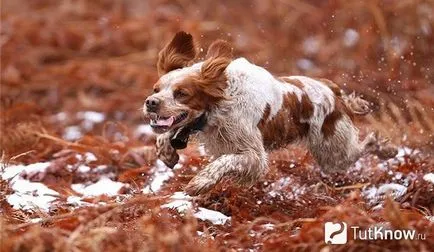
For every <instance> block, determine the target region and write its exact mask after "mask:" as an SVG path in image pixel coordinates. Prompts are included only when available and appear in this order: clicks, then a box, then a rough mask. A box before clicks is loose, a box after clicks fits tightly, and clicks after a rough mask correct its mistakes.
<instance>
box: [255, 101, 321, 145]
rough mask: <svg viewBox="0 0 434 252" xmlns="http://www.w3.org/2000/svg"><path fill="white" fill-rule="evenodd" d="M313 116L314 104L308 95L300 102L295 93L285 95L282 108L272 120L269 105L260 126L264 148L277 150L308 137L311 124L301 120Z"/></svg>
mask: <svg viewBox="0 0 434 252" xmlns="http://www.w3.org/2000/svg"><path fill="white" fill-rule="evenodd" d="M312 114H313V104H312V103H311V102H310V100H309V98H308V97H307V95H303V96H302V99H301V101H299V100H298V98H297V95H296V94H294V93H286V94H284V95H283V103H282V108H281V109H280V110H279V112H278V113H277V114H276V115H275V116H274V117H273V118H271V119H270V118H269V116H270V105H269V104H267V106H266V107H265V110H264V114H263V117H262V119H261V121H260V122H259V124H258V127H259V130H260V131H261V133H262V138H263V142H264V146H265V147H266V148H267V149H276V148H280V147H283V146H285V145H287V144H289V143H291V142H293V141H295V140H297V139H300V138H302V137H304V136H306V135H307V134H308V132H309V123H307V122H301V120H302V119H308V118H309V117H310V116H312Z"/></svg>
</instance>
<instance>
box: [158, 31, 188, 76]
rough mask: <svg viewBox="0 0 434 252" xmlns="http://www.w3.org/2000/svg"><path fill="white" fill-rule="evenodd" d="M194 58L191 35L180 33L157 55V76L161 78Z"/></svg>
mask: <svg viewBox="0 0 434 252" xmlns="http://www.w3.org/2000/svg"><path fill="white" fill-rule="evenodd" d="M195 57H196V49H195V47H194V42H193V37H192V36H191V34H188V33H186V32H183V31H180V32H178V33H176V34H175V36H174V37H173V39H172V41H170V43H169V44H167V45H166V46H165V47H164V48H163V50H161V51H160V53H159V54H158V62H157V68H158V74H159V75H160V76H161V75H163V74H165V73H168V72H170V71H172V70H174V69H178V68H183V67H185V66H187V65H188V64H189V62H190V61H192V60H193V59H194V58H195Z"/></svg>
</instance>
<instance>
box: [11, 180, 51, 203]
mask: <svg viewBox="0 0 434 252" xmlns="http://www.w3.org/2000/svg"><path fill="white" fill-rule="evenodd" d="M11 185H12V189H13V190H14V193H13V194H11V195H8V196H6V200H7V201H8V203H9V204H11V205H12V207H13V208H14V209H21V210H32V209H34V208H39V209H41V210H44V211H48V210H49V208H50V203H51V202H52V201H54V200H56V199H57V197H55V196H58V195H59V193H58V192H56V191H54V190H51V189H50V188H48V187H47V186H46V185H44V184H42V183H38V182H30V181H28V180H25V179H21V178H18V179H14V181H13V182H12V183H11Z"/></svg>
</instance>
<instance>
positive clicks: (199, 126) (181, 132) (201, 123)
mask: <svg viewBox="0 0 434 252" xmlns="http://www.w3.org/2000/svg"><path fill="white" fill-rule="evenodd" d="M206 123H207V115H206V113H203V114H202V115H201V116H199V117H198V118H196V119H195V120H194V121H193V122H191V123H190V124H187V125H186V126H184V127H181V128H179V129H177V130H176V131H175V133H174V134H173V136H172V138H171V139H170V144H171V145H172V147H173V148H175V149H184V148H185V147H187V143H188V138H189V136H190V135H191V134H194V133H196V132H198V131H201V130H203V128H204V127H205V125H206Z"/></svg>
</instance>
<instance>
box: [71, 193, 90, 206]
mask: <svg viewBox="0 0 434 252" xmlns="http://www.w3.org/2000/svg"><path fill="white" fill-rule="evenodd" d="M66 203H68V204H69V205H71V206H74V207H81V206H90V205H92V204H91V203H89V202H86V201H82V198H81V197H78V196H69V197H68V198H67V199H66Z"/></svg>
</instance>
